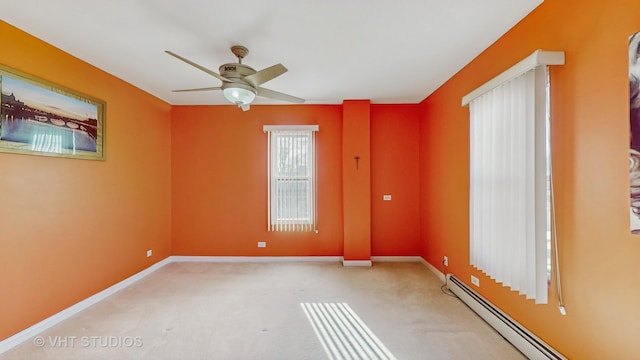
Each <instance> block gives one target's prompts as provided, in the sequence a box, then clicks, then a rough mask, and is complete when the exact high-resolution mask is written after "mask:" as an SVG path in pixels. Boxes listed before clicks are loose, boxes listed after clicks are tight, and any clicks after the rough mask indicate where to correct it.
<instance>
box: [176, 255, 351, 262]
mask: <svg viewBox="0 0 640 360" xmlns="http://www.w3.org/2000/svg"><path fill="white" fill-rule="evenodd" d="M170 259H171V262H219V263H252V262H254V263H255V262H260V263H262V262H340V261H342V256H171V257H170Z"/></svg>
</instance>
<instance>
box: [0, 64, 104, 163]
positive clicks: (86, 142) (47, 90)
mask: <svg viewBox="0 0 640 360" xmlns="http://www.w3.org/2000/svg"><path fill="white" fill-rule="evenodd" d="M0 93H1V98H0V153H14V154H28V155H43V156H53V157H63V158H73V159H86V160H105V107H106V104H105V102H104V101H102V100H99V99H96V98H93V97H91V96H88V95H85V94H82V93H80V92H77V91H75V90H71V89H68V88H66V87H63V86H61V85H57V84H54V83H52V82H49V81H46V80H44V79H41V78H38V77H35V76H32V75H29V74H26V73H23V72H20V71H18V70H15V69H12V68H10V67H7V66H4V65H0ZM0 156H2V155H1V154H0Z"/></svg>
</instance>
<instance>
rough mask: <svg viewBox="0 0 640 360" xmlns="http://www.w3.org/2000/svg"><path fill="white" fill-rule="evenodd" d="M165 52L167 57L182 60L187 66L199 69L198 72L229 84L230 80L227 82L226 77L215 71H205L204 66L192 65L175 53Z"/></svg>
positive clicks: (192, 63) (191, 62)
mask: <svg viewBox="0 0 640 360" xmlns="http://www.w3.org/2000/svg"><path fill="white" fill-rule="evenodd" d="M165 52H166V53H167V54H169V55H171V56H173V57H174V58H177V59H180V60H182V61H184V62H186V63H187V64H189V65H191V66H193V67H195V68H197V69H199V70H202V71H204V72H206V73H207V74H209V75H211V76H213V77H215V78H218V79H220V80H222V81H227V82H231V80H229V79H227V78H226V77H224V76H222V75H220V74H218V73H217V72H215V71H213V70H209V69H207V68H206V67H204V66H202V65H198V64H196V63H194V62H193V61H191V60H189V59H186V58H183V57H182V56H180V55H178V54H176V53H173V52H171V51H169V50H165Z"/></svg>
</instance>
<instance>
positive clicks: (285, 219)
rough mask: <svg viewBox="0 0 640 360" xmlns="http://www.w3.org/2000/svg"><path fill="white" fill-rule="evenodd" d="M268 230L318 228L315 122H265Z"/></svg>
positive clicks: (313, 229) (316, 127)
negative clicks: (307, 123)
mask: <svg viewBox="0 0 640 360" xmlns="http://www.w3.org/2000/svg"><path fill="white" fill-rule="evenodd" d="M264 131H265V132H266V133H267V136H268V185H267V186H268V189H267V191H268V211H267V213H268V227H269V231H316V230H317V211H316V197H317V186H316V185H317V184H316V183H317V181H316V154H315V133H316V132H317V131H318V126H317V125H299V126H280V125H265V126H264Z"/></svg>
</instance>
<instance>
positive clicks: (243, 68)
mask: <svg viewBox="0 0 640 360" xmlns="http://www.w3.org/2000/svg"><path fill="white" fill-rule="evenodd" d="M218 70H219V71H220V75H222V76H224V77H226V78H227V79H241V78H243V77H245V76H248V75H252V74H255V73H256V71H255V70H254V69H253V68H252V67H251V66H247V65H245V64H238V63H230V64H224V65H222V66H220V67H219V68H218Z"/></svg>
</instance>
